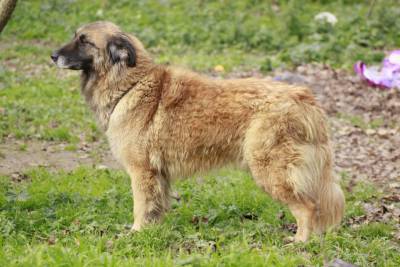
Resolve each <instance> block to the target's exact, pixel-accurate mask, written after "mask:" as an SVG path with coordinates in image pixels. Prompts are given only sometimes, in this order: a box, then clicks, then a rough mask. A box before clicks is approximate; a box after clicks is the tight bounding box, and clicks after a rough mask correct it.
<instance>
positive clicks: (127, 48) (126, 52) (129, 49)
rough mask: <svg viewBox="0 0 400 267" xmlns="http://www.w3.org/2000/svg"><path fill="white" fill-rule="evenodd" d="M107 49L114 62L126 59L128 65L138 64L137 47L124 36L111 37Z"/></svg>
mask: <svg viewBox="0 0 400 267" xmlns="http://www.w3.org/2000/svg"><path fill="white" fill-rule="evenodd" d="M107 51H108V55H109V57H110V60H111V62H112V63H113V64H115V63H118V62H121V61H125V62H126V65H127V66H128V67H134V66H135V65H136V51H135V48H134V47H133V46H132V44H131V42H130V41H129V40H128V39H127V38H126V37H124V36H114V37H111V38H110V40H109V41H108V43H107Z"/></svg>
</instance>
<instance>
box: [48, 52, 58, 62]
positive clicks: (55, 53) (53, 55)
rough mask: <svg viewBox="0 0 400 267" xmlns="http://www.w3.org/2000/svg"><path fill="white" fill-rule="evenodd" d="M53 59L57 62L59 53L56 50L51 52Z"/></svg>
mask: <svg viewBox="0 0 400 267" xmlns="http://www.w3.org/2000/svg"><path fill="white" fill-rule="evenodd" d="M50 57H51V59H52V60H53V61H54V62H57V59H58V53H57V52H54V53H53V54H51V56H50Z"/></svg>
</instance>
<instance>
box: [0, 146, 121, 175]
mask: <svg viewBox="0 0 400 267" xmlns="http://www.w3.org/2000/svg"><path fill="white" fill-rule="evenodd" d="M106 147H107V146H106V144H104V142H98V143H80V144H79V145H78V146H77V147H76V149H74V150H69V146H68V144H65V143H53V142H44V141H34V140H29V141H22V140H14V139H7V140H6V142H5V143H4V144H0V174H1V175H11V177H12V178H13V179H14V180H20V179H22V178H21V177H23V174H22V173H23V172H24V171H26V170H29V169H32V168H35V167H40V166H41V167H45V168H48V169H51V170H58V169H63V170H73V169H75V168H76V167H78V166H81V165H86V166H91V167H95V168H112V169H118V168H119V165H118V163H117V162H116V161H115V160H114V158H113V157H112V155H111V153H110V152H109V151H108V149H107V148H106Z"/></svg>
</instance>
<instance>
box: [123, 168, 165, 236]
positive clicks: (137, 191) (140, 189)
mask: <svg viewBox="0 0 400 267" xmlns="http://www.w3.org/2000/svg"><path fill="white" fill-rule="evenodd" d="M128 172H129V174H130V176H131V185H132V193H133V200H134V203H133V214H134V224H133V226H132V230H134V231H139V230H141V229H142V228H143V227H144V226H145V225H147V224H149V223H152V222H158V221H159V220H160V219H161V218H162V216H163V215H164V213H165V211H166V210H168V209H169V206H170V184H169V180H168V179H167V178H166V177H164V176H162V175H161V174H158V173H156V171H154V170H145V169H144V170H142V169H137V168H135V169H134V168H132V169H129V170H128Z"/></svg>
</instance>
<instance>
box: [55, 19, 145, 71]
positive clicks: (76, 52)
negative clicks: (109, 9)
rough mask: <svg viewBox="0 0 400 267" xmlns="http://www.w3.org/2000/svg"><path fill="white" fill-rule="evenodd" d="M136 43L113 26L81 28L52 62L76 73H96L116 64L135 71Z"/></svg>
mask: <svg viewBox="0 0 400 267" xmlns="http://www.w3.org/2000/svg"><path fill="white" fill-rule="evenodd" d="M135 41H136V40H134V39H133V37H132V36H128V35H127V34H124V33H123V32H122V31H121V30H120V29H119V28H118V26H116V25H114V24H113V23H111V22H94V23H91V24H87V25H85V26H82V27H81V28H79V29H78V30H77V31H76V32H75V35H74V37H73V39H72V40H71V41H70V42H69V43H67V44H66V45H64V46H63V47H61V48H60V49H58V50H56V51H54V52H53V53H52V55H51V58H52V60H53V61H54V63H55V64H56V65H57V66H58V67H59V68H67V69H73V70H86V71H96V70H100V69H104V68H109V67H111V66H113V65H115V64H119V65H124V66H126V67H135V65H136V63H137V54H136V52H137V51H136V48H135V45H134V42H135ZM139 45H140V44H139Z"/></svg>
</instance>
